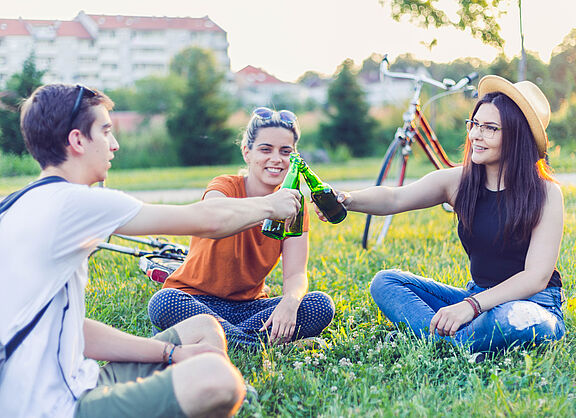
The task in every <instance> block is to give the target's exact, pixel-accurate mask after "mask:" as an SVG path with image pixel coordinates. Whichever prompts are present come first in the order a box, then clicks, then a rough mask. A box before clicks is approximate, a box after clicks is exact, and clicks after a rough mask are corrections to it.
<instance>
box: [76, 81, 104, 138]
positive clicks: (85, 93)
mask: <svg viewBox="0 0 576 418" xmlns="http://www.w3.org/2000/svg"><path fill="white" fill-rule="evenodd" d="M76 90H78V95H77V96H76V101H75V102H74V107H73V108H72V112H71V113H70V130H72V122H74V119H76V117H77V116H78V113H80V107H81V104H82V99H83V98H84V97H95V96H96V95H97V94H98V93H96V92H95V91H94V90H90V89H89V88H88V87H86V86H82V85H80V84H77V85H76Z"/></svg>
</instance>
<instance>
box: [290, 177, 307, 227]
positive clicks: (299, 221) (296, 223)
mask: <svg viewBox="0 0 576 418" xmlns="http://www.w3.org/2000/svg"><path fill="white" fill-rule="evenodd" d="M294 189H298V191H300V172H298V177H297V181H296V187H294ZM303 225H304V195H303V194H302V192H300V210H299V211H298V215H296V217H295V218H294V219H293V220H292V223H291V224H290V226H289V227H288V228H287V229H286V236H287V237H299V236H300V235H302V227H303Z"/></svg>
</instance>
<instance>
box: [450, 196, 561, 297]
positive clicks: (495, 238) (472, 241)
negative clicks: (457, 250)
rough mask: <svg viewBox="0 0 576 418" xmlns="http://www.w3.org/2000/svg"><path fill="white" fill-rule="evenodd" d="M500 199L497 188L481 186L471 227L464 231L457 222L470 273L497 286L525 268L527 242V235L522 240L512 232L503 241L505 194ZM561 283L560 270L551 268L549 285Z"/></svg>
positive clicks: (487, 284)
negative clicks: (468, 260)
mask: <svg viewBox="0 0 576 418" xmlns="http://www.w3.org/2000/svg"><path fill="white" fill-rule="evenodd" d="M500 193H501V194H502V193H506V191H501V192H500ZM499 200H500V202H498V193H497V192H493V191H490V190H488V189H486V188H484V189H483V190H482V191H481V192H480V194H479V196H478V201H477V202H476V211H475V214H474V220H473V222H472V231H466V230H465V229H464V227H463V225H462V222H458V236H459V237H460V241H461V242H462V246H463V247H464V250H466V253H467V254H468V258H469V259H470V274H471V275H472V279H473V280H474V282H475V283H476V284H477V285H478V286H480V287H492V286H496V285H497V284H499V283H501V282H503V281H504V280H506V279H508V278H510V277H511V276H513V275H515V274H516V273H518V272H520V271H522V270H524V264H525V260H526V253H527V252H528V246H529V245H530V238H528V239H526V240H521V239H519V238H518V237H517V236H514V235H512V236H511V237H508V238H507V240H506V242H504V236H503V235H504V225H505V222H506V203H505V199H504V196H500V199H499ZM499 206H500V207H499ZM561 286H562V280H561V278H560V273H559V272H558V270H556V269H554V272H553V273H552V276H551V277H550V280H549V282H548V287H561Z"/></svg>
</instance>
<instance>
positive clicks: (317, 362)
mask: <svg viewBox="0 0 576 418" xmlns="http://www.w3.org/2000/svg"><path fill="white" fill-rule="evenodd" d="M319 364H320V362H319V361H318V360H317V359H314V360H313V361H312V365H313V366H318V365H319Z"/></svg>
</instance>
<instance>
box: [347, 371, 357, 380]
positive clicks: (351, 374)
mask: <svg viewBox="0 0 576 418" xmlns="http://www.w3.org/2000/svg"><path fill="white" fill-rule="evenodd" d="M348 378H349V379H350V380H354V379H356V373H354V372H350V373H348Z"/></svg>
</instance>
